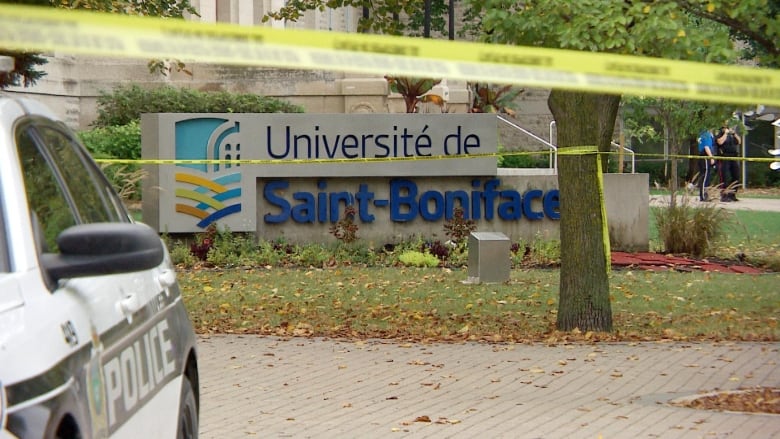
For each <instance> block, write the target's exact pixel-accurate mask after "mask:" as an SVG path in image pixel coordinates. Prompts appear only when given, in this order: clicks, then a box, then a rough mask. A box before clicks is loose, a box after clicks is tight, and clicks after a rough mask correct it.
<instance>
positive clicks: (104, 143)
mask: <svg viewBox="0 0 780 439" xmlns="http://www.w3.org/2000/svg"><path fill="white" fill-rule="evenodd" d="M78 136H79V138H80V139H81V142H82V143H83V144H84V146H85V147H86V148H87V151H89V153H90V154H91V155H92V157H94V158H96V159H128V160H137V159H139V158H141V126H140V125H139V124H138V122H135V121H133V122H130V123H129V124H127V125H119V126H110V127H101V128H94V129H92V130H89V131H82V132H79V133H78ZM101 169H102V170H103V173H105V174H106V177H108V180H109V181H110V182H111V184H112V186H113V187H114V189H116V191H117V193H119V196H120V197H122V199H123V200H126V201H127V200H134V201H137V200H140V199H141V179H143V178H144V176H146V173H145V172H144V171H143V170H141V169H140V167H139V166H138V165H134V164H106V165H103V166H101Z"/></svg>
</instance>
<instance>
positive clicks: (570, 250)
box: [467, 0, 761, 331]
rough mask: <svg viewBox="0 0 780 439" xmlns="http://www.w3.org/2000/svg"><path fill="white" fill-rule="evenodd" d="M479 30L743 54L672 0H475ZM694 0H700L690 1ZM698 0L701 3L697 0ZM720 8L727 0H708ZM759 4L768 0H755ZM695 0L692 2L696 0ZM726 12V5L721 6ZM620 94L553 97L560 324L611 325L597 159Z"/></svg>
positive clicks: (560, 93)
mask: <svg viewBox="0 0 780 439" xmlns="http://www.w3.org/2000/svg"><path fill="white" fill-rule="evenodd" d="M467 3H468V4H469V6H470V8H471V10H470V16H471V17H473V18H474V19H475V20H476V24H477V27H476V28H477V30H478V35H481V36H482V38H483V39H484V40H486V41H490V42H494V43H502V44H517V45H531V46H544V47H553V48H566V49H574V50H583V51H594V52H611V53H621V54H632V55H645V56H654V57H663V58H670V59H687V60H697V61H709V62H727V61H729V60H732V59H734V58H735V57H736V53H735V52H734V50H733V49H732V43H731V41H730V39H729V35H728V32H725V31H724V28H723V27H722V26H699V25H698V24H699V21H701V20H702V18H700V16H697V15H694V14H693V13H692V12H691V11H690V10H686V9H684V8H683V7H682V5H681V4H680V3H682V2H680V3H678V2H675V1H656V2H639V1H614V0H580V1H577V2H559V1H555V0H529V1H525V2H515V1H513V0H468V1H467ZM689 3H693V2H689ZM695 3H696V4H697V5H698V4H700V3H703V2H699V1H696V2H695ZM708 3H709V4H711V5H712V6H709V7H705V10H708V11H710V12H709V13H716V12H717V11H718V10H719V8H721V7H725V6H726V3H727V2H720V1H715V0H713V1H709V2H708ZM754 3H761V1H760V0H756V1H755V2H754ZM689 6H692V5H689ZM724 12H725V11H724ZM620 99H621V97H620V90H619V89H616V90H615V94H614V95H609V94H590V93H584V92H574V91H565V90H553V91H552V92H551V93H550V97H549V100H548V104H549V107H550V110H551V112H552V113H553V116H554V117H555V120H556V123H557V126H558V142H559V145H558V146H559V148H560V149H559V151H560V154H561V155H560V158H559V168H558V184H559V188H560V193H561V274H560V276H561V282H560V300H559V302H558V303H559V305H558V317H557V319H558V321H557V324H558V328H559V329H560V330H564V331H568V330H573V329H575V328H579V329H580V330H583V331H586V330H596V331H610V330H611V329H612V317H611V307H610V302H609V266H610V265H609V258H610V254H609V236H608V232H607V225H606V218H605V215H604V208H603V206H604V200H603V192H602V186H601V170H602V168H603V165H604V163H606V161H605V159H606V157H607V155H606V154H602V159H601V160H599V159H598V158H597V156H596V155H594V154H591V153H579V152H578V150H576V149H575V150H574V151H573V152H575V154H570V152H572V151H571V149H572V148H582V147H590V148H594V149H598V151H599V152H601V153H607V152H608V151H609V149H610V141H611V140H612V132H613V127H614V125H615V119H616V116H617V110H618V107H619V104H620Z"/></svg>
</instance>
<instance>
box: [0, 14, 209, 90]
mask: <svg viewBox="0 0 780 439" xmlns="http://www.w3.org/2000/svg"><path fill="white" fill-rule="evenodd" d="M3 3H6V4H22V5H31V6H50V7H57V8H64V9H87V10H91V11H100V12H111V13H115V14H127V15H143V16H154V17H173V18H182V17H184V14H185V13H190V14H196V15H197V11H196V10H195V8H193V7H192V5H191V4H190V1H189V0H0V4H3ZM0 55H5V56H10V57H11V58H14V69H13V70H12V71H10V72H0V90H2V89H5V88H8V87H10V86H19V85H22V86H24V87H28V86H31V85H34V84H35V83H36V81H38V80H39V79H40V78H42V77H43V76H44V75H46V73H45V72H43V71H41V70H39V69H38V67H39V66H42V65H44V64H46V63H47V60H46V58H45V57H43V56H41V55H40V54H38V53H35V52H19V51H9V50H3V49H2V48H0ZM175 65H176V66H179V68H181V66H180V65H179V64H175ZM149 66H150V68H152V67H157V68H158V69H161V68H162V66H163V63H160V62H156V60H152V61H150V63H149Z"/></svg>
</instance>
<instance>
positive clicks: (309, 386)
mask: <svg viewBox="0 0 780 439" xmlns="http://www.w3.org/2000/svg"><path fill="white" fill-rule="evenodd" d="M199 348H200V351H199V363H200V370H201V374H202V375H201V401H202V406H201V411H200V413H201V438H204V439H211V438H220V439H221V438H246V437H272V438H273V437H285V438H288V437H290V438H309V437H313V438H367V437H415V438H422V437H429V438H444V437H455V438H473V437H477V436H482V437H485V438H494V437H507V438H510V437H511V438H589V439H596V438H723V437H733V438H773V437H776V438H780V415H765V414H745V413H724V412H714V411H702V410H694V409H688V408H681V407H676V406H672V405H670V404H669V401H671V400H673V399H675V398H684V397H691V396H694V395H697V394H699V393H700V392H707V391H713V390H731V389H739V388H748V387H752V386H772V387H780V345H778V344H776V343H775V344H761V343H718V344H711V343H671V342H647V343H631V344H626V343H599V344H594V345H585V344H575V345H557V346H551V347H548V346H545V345H542V344H535V345H521V344H517V345H506V344H497V345H488V344H474V343H465V344H430V345H428V344H404V343H398V342H390V341H381V340H370V341H337V340H325V339H307V338H292V339H278V338H271V337H258V336H212V337H208V338H201V339H200V342H199ZM428 420H429V421H430V422H428Z"/></svg>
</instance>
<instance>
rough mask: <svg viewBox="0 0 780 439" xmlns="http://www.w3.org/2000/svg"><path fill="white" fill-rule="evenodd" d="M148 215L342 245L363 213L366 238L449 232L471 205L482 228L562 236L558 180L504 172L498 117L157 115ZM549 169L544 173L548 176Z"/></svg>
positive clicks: (188, 226) (147, 150)
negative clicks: (347, 216) (339, 240)
mask: <svg viewBox="0 0 780 439" xmlns="http://www.w3.org/2000/svg"><path fill="white" fill-rule="evenodd" d="M141 128H142V144H143V148H142V149H143V151H142V155H143V158H144V160H147V161H152V162H153V161H154V160H160V161H161V162H160V163H157V164H149V165H145V168H146V171H147V172H148V177H147V178H146V179H145V180H144V186H143V203H144V206H143V208H144V213H143V219H144V221H145V222H147V223H148V224H149V225H151V226H152V227H154V228H156V229H157V230H158V231H160V232H168V233H197V232H201V231H203V230H204V229H205V228H206V227H208V226H209V225H211V224H217V225H218V226H220V227H227V228H229V229H230V230H232V231H235V232H252V233H256V234H257V235H258V236H259V237H261V238H265V239H269V240H272V239H277V238H280V237H284V238H285V239H287V240H288V241H294V242H307V241H315V242H316V241H321V242H327V241H332V240H333V239H335V238H333V237H332V236H330V233H329V228H330V226H331V225H332V224H334V223H335V222H337V221H338V220H339V219H341V218H342V217H343V215H344V210H345V208H346V206H353V207H354V208H355V221H356V222H357V223H358V225H359V228H360V232H359V236H360V237H361V238H367V239H371V240H376V241H385V242H390V241H393V240H396V239H403V238H404V237H408V236H411V235H417V234H419V235H423V236H426V237H431V236H439V237H440V238H442V236H441V235H442V234H443V225H444V222H445V221H447V220H449V219H451V218H453V215H454V212H455V209H456V208H462V209H463V211H464V216H465V217H466V218H467V219H473V220H475V221H477V228H478V230H482V231H484V230H490V231H500V232H503V233H505V234H507V235H508V236H510V238H512V239H517V238H521V237H524V238H533V237H535V236H539V235H540V234H543V235H545V236H548V237H550V238H555V237H557V234H558V221H557V220H558V219H560V212H559V199H558V190H557V177H556V176H555V175H554V174H551V173H547V174H546V175H520V176H518V175H505V174H504V173H499V171H498V170H497V168H496V156H495V153H496V152H497V144H498V139H497V134H498V130H497V119H496V116H495V115H490V114H436V115H434V114H179V113H176V114H173V113H171V114H167V113H166V114H145V115H143V116H142V119H141ZM543 174H544V173H543Z"/></svg>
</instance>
